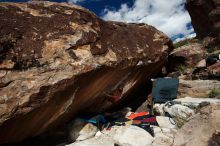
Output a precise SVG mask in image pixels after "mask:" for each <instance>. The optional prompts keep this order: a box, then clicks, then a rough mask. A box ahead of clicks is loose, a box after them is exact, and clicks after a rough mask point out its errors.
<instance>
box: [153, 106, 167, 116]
mask: <svg viewBox="0 0 220 146" xmlns="http://www.w3.org/2000/svg"><path fill="white" fill-rule="evenodd" d="M163 107H164V104H155V105H154V107H153V108H154V111H156V112H157V113H159V114H160V115H161V116H164V115H165V113H164V109H163Z"/></svg>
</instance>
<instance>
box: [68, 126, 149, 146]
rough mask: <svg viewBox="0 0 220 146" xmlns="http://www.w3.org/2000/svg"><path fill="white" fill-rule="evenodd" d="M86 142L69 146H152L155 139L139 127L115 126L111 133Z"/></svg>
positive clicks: (77, 142)
mask: <svg viewBox="0 0 220 146" xmlns="http://www.w3.org/2000/svg"><path fill="white" fill-rule="evenodd" d="M102 133H103V134H102V135H100V136H99V137H94V138H91V139H88V140H85V141H76V142H75V143H72V144H70V145H68V146H115V145H119V146H151V143H152V141H153V137H152V136H151V135H150V134H149V133H148V132H147V131H145V130H144V129H142V128H140V127H137V126H132V125H130V126H113V127H112V128H111V130H110V131H108V130H105V131H102Z"/></svg>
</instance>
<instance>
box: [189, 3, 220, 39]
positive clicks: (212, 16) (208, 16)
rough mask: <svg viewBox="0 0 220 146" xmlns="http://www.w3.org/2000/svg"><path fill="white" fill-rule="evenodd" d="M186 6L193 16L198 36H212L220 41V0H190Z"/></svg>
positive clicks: (201, 37) (193, 23)
mask: <svg viewBox="0 0 220 146" xmlns="http://www.w3.org/2000/svg"><path fill="white" fill-rule="evenodd" d="M186 8H187V10H188V12H189V14H190V16H191V18H192V25H193V27H194V30H195V32H196V34H197V37H199V38H200V39H203V38H205V37H207V36H208V37H212V38H213V39H218V41H220V19H219V16H220V11H219V10H220V2H219V0H188V1H187V4H186Z"/></svg>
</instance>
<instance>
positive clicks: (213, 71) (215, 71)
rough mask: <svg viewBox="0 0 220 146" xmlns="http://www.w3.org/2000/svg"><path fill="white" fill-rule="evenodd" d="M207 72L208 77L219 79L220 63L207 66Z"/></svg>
mask: <svg viewBox="0 0 220 146" xmlns="http://www.w3.org/2000/svg"><path fill="white" fill-rule="evenodd" d="M208 72H209V74H210V75H213V76H218V77H220V61H219V62H217V63H215V64H213V65H211V66H209V67H208Z"/></svg>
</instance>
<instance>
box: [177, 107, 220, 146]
mask: <svg viewBox="0 0 220 146" xmlns="http://www.w3.org/2000/svg"><path fill="white" fill-rule="evenodd" d="M219 115H220V106H219V105H212V106H207V107H204V108H203V109H201V110H200V111H199V113H197V114H196V115H195V116H193V117H192V119H191V120H190V121H189V122H187V123H186V124H185V125H184V126H183V127H182V128H181V129H179V130H178V131H177V133H176V136H175V138H174V144H173V146H182V145H185V146H198V145H199V146H211V143H210V142H209V141H210V139H211V137H212V135H213V134H215V133H216V132H218V131H219V130H220V119H219Z"/></svg>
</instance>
